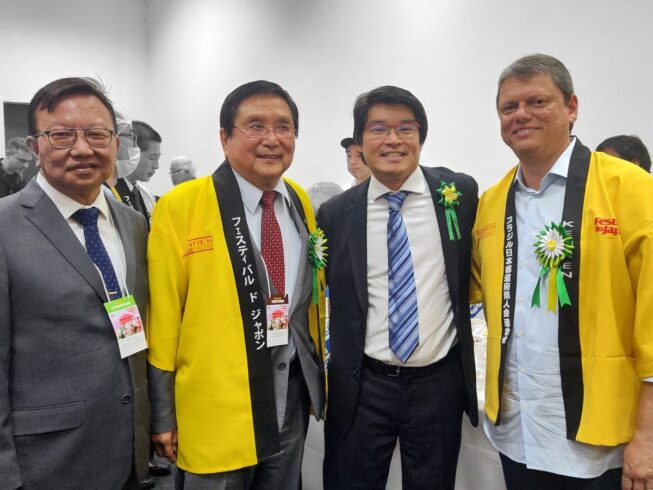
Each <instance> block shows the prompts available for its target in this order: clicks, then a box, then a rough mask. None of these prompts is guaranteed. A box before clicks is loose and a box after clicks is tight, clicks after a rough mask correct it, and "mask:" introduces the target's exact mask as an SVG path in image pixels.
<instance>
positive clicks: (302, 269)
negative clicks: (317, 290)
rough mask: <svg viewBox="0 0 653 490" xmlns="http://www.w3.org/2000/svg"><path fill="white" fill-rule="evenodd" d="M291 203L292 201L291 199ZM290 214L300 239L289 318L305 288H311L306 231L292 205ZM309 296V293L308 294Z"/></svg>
mask: <svg viewBox="0 0 653 490" xmlns="http://www.w3.org/2000/svg"><path fill="white" fill-rule="evenodd" d="M291 201H292V199H291ZM290 214H291V216H292V219H293V220H294V222H295V226H296V227H297V231H298V232H299V237H300V241H301V244H300V248H299V265H298V267H297V278H296V279H295V289H294V291H293V298H294V299H293V302H292V304H291V305H290V310H289V311H288V317H291V316H292V315H293V313H294V312H295V309H296V308H297V305H299V304H300V303H301V302H302V301H301V300H302V299H303V298H304V297H305V295H306V293H307V291H306V289H307V288H309V289H310V288H311V287H312V282H311V281H307V280H306V278H307V273H308V250H307V247H308V231H307V230H306V225H305V224H304V222H303V221H302V218H301V216H299V212H298V211H297V209H296V208H295V206H294V204H291V205H290ZM308 294H309V295H310V292H308Z"/></svg>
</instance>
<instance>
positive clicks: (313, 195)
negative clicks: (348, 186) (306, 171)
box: [306, 182, 342, 215]
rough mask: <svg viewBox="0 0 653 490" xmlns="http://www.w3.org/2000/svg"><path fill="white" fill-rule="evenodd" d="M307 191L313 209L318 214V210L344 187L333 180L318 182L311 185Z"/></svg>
mask: <svg viewBox="0 0 653 490" xmlns="http://www.w3.org/2000/svg"><path fill="white" fill-rule="evenodd" d="M306 192H307V194H308V197H309V198H310V200H311V205H312V206H313V211H314V212H315V214H316V215H317V211H318V210H319V209H320V206H321V205H322V204H323V203H325V202H326V201H328V200H329V199H331V198H332V197H334V196H337V195H338V194H340V193H342V187H340V186H339V185H338V184H334V183H333V182H318V183H317V184H313V185H312V186H310V187H309V188H308V189H307V190H306Z"/></svg>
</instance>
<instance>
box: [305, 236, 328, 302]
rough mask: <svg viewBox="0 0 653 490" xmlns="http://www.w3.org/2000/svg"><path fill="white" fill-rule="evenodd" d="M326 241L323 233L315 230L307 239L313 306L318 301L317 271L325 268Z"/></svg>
mask: <svg viewBox="0 0 653 490" xmlns="http://www.w3.org/2000/svg"><path fill="white" fill-rule="evenodd" d="M326 242H327V239H326V238H325V236H324V232H323V231H322V230H321V229H320V228H317V229H316V230H315V231H314V232H313V233H311V236H310V237H309V238H308V261H309V262H310V263H311V265H312V266H313V296H312V298H311V304H312V305H314V304H316V303H317V299H318V292H319V291H318V282H317V271H319V270H320V269H324V267H325V266H326V259H327V253H326V251H327V246H326Z"/></svg>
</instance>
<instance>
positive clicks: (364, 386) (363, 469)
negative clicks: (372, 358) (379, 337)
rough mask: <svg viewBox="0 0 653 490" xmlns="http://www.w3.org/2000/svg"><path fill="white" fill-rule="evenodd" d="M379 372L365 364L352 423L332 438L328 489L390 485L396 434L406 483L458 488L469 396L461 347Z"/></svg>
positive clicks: (411, 488) (415, 488)
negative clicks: (419, 364)
mask: <svg viewBox="0 0 653 490" xmlns="http://www.w3.org/2000/svg"><path fill="white" fill-rule="evenodd" d="M377 362H378V361H377ZM368 364H369V363H368ZM378 371H379V370H378V369H373V368H372V367H371V366H370V365H367V366H365V365H364V367H363V369H362V371H361V386H360V394H359V398H358V407H357V410H356V414H355V417H354V421H353V424H352V429H351V431H350V432H349V434H348V436H347V437H346V439H345V440H344V441H342V442H341V443H327V444H326V447H325V459H324V488H325V490H335V489H343V490H344V489H348V490H349V489H379V490H381V489H385V486H386V482H387V479H388V471H389V469H390V461H391V459H392V453H393V451H394V448H395V445H396V442H397V438H398V439H399V446H400V450H401V474H402V481H403V488H404V489H408V490H421V489H434V490H435V489H438V490H447V489H452V490H453V488H454V486H455V480H456V465H457V462H458V453H459V451H460V433H461V423H462V414H463V410H464V400H465V388H464V379H463V373H462V366H461V363H460V354H459V351H458V349H457V348H454V349H452V352H450V353H449V355H448V356H447V357H445V358H444V359H442V360H441V361H439V362H438V363H436V364H435V365H431V366H426V367H424V368H416V370H415V371H413V372H411V373H409V374H407V375H402V374H400V375H399V376H398V377H393V376H388V375H383V374H380V373H379V372H378ZM420 371H421V372H420ZM327 417H328V415H327Z"/></svg>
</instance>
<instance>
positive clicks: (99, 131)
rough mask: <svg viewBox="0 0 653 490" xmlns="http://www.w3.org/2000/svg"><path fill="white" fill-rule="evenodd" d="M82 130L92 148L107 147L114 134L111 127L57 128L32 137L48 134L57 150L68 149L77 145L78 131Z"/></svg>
mask: <svg viewBox="0 0 653 490" xmlns="http://www.w3.org/2000/svg"><path fill="white" fill-rule="evenodd" d="M80 131H81V132H82V133H83V134H84V139H85V140H86V143H88V146H90V147H91V148H106V147H107V146H109V145H110V144H111V140H112V139H113V134H114V132H113V131H111V130H110V129H104V128H86V129H76V128H57V129H50V130H49V131H42V132H40V133H36V134H35V135H32V137H33V138H35V139H36V138H38V137H39V136H47V138H48V141H49V142H50V144H51V145H52V147H53V148H56V149H57V150H66V149H68V148H72V147H73V146H75V143H76V142H77V133H79V132H80Z"/></svg>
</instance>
